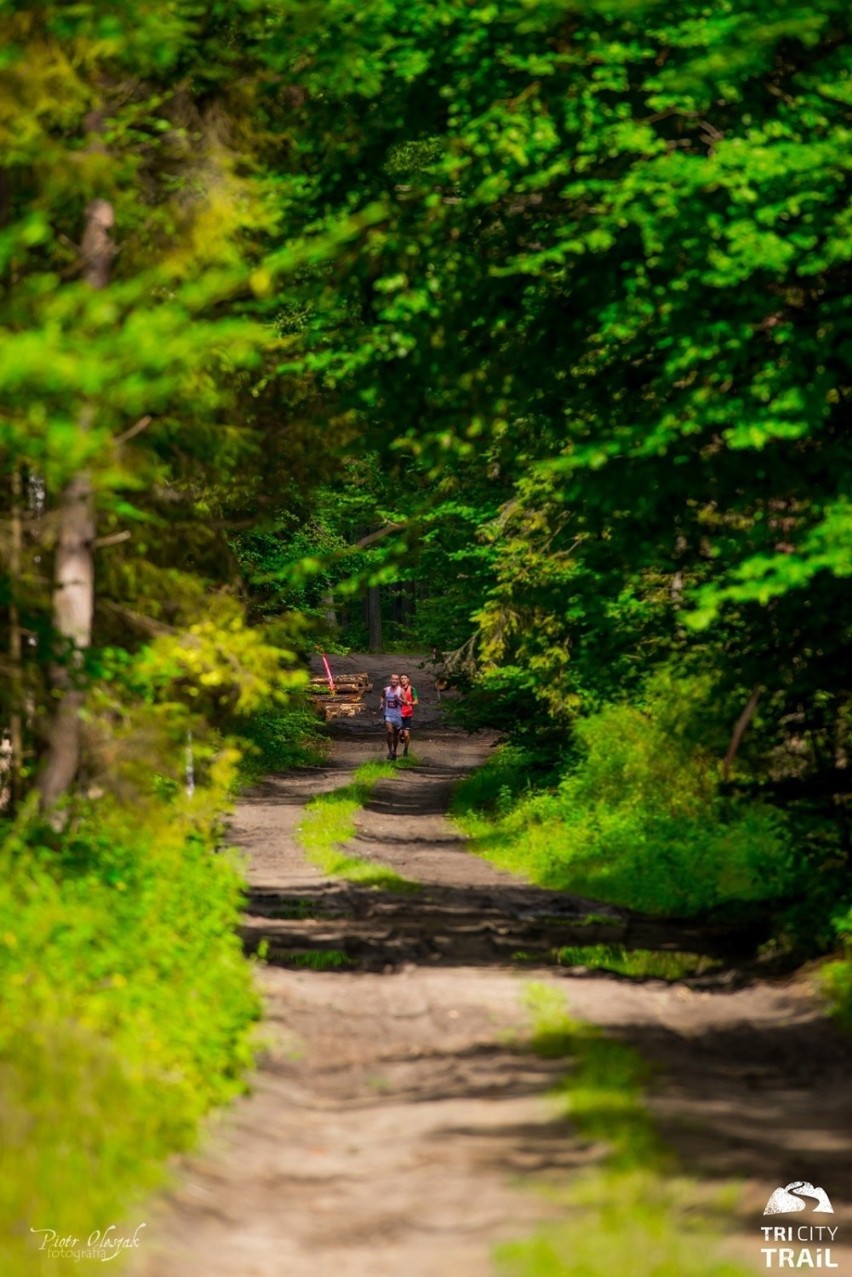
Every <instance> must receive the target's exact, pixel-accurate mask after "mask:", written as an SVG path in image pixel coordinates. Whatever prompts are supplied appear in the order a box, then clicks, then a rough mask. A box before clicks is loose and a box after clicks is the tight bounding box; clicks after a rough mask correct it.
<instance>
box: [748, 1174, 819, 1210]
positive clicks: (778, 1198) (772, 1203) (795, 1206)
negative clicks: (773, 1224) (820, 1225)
mask: <svg viewBox="0 0 852 1277" xmlns="http://www.w3.org/2000/svg"><path fill="white" fill-rule="evenodd" d="M806 1197H807V1198H812V1199H813V1200H814V1201H815V1202H816V1206H814V1207H813V1213H814V1214H815V1215H833V1214H834V1207H833V1206H832V1204H831V1202H830V1201H829V1200H828V1193H826V1191H825V1189H824V1188H814V1186H813V1184H808V1183H807V1181H806V1180H803V1179H794V1180H793V1182H792V1184H788V1185H787V1187H786V1188H776V1190H775V1192H774V1193H773V1194H772V1196H771V1197H770V1199H769V1201H768V1202H767V1203H766V1209H765V1211H764V1212H763V1213H764V1215H787V1214H790V1213H791V1212H793V1211H799V1210H807V1206H806V1205H805V1202H804V1200H803V1199H804V1198H806Z"/></svg>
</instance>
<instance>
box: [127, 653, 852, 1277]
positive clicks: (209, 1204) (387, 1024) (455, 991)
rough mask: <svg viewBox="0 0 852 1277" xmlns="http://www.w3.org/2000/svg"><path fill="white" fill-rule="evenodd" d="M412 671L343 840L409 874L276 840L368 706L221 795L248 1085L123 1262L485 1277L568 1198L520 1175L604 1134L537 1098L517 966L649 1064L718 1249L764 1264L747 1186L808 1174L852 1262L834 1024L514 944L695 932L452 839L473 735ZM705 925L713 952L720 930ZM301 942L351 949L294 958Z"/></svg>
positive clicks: (344, 769)
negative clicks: (720, 1213) (253, 995)
mask: <svg viewBox="0 0 852 1277" xmlns="http://www.w3.org/2000/svg"><path fill="white" fill-rule="evenodd" d="M367 659H369V660H370V665H369V666H368V665H367V664H366V663H365V659H364V658H361V657H358V658H350V662H352V668H355V666H356V665H358V666H360V668H369V669H370V672H371V673H372V674H373V676H374V679H375V682H376V687H377V689H378V686H379V685H380V683H379V677H380V675H381V674H383V673H386V672H388V671H389V669H390V659H389V658H383V659H382V660H381V662H380V663H379V661H378V660H377V659H376V658H367ZM391 659H393V658H391ZM409 668H411V669H412V672H413V673H414V676H415V677H414V681H415V683H416V684H417V685H418V687H419V690H420V692H421V698H422V702H423V703H422V705H421V708H420V713H419V716H418V723H417V731H416V737H415V741H414V745H413V748H414V750H415V752H416V755H417V758H418V765H417V766H416V767H414V768H413V769H411V770H406V771H399V772H398V773H397V775H396V776H395V777H394V778H393V779H389V780H385V781H382V782H381V783H380V784H379V786H378V787H377V789H376V790H375V793H374V796H373V800H372V801H371V802H370V804H369V805H368V807H367V808H366V809H365V810H364V811H362V813H361V814H360V816H359V818H358V821H357V837H356V838H355V839H354V840H353V842H352V844H350V846H349V847H348V848H347V850H349V851H351V852H352V853H353V854H356V855H358V856H360V857H363V858H365V859H376V860H378V861H380V862H381V863H382V864H385V865H391V866H392V867H393V868H394V869H396V870H397V871H398V872H399V873H401V874H403V875H405V876H406V877H408V878H413V879H416V880H417V881H418V882H419V883H421V884H423V885H422V888H421V890H420V891H419V892H417V893H406V894H401V895H400V894H391V893H388V892H382V891H376V890H375V889H371V888H366V887H358V886H356V885H355V884H352V883H346V882H342V881H340V880H332V879H329V878H327V877H324V876H323V874H322V873H321V872H320V871H319V870H318V869H316V868H315V867H313V866H312V865H311V864H310V863H309V862H308V861H307V859H306V858H305V856H304V854H303V853H302V851H301V850H300V849H299V845H298V842H297V838H296V829H297V826H298V824H299V821H300V819H301V818H302V809H303V806H304V804H305V802H306V801H308V799H310V798H311V797H313V796H314V795H316V794H317V793H322V792H325V791H329V790H332V789H336V788H338V787H340V786H342V785H344V784H346V783H347V781H348V780H349V779H350V777H351V775H352V772H353V771H354V769H355V768H356V767H357V766H358V765H360V764H361V763H362V762H364V761H366V760H368V759H371V758H380V757H382V754H383V749H382V732H381V727H380V723H379V721H378V719H377V718H375V717H371V716H370V715H364V716H362V719H361V720H360V721H357V720H356V722H357V725H354V724H353V725H350V726H349V727H348V728H345V727H344V728H341V729H339V730H338V732H337V733H336V735H335V739H334V743H333V747H332V752H331V755H330V758H329V760H328V763H327V765H325V766H323V767H320V768H315V769H310V770H307V771H304V772H300V773H291V774H287V775H281V776H273V777H270V778H268V779H267V780H266V781H264V782H263V783H262V784H260V785H258V786H256V787H255V788H254V790H253V791H252V792H250V793H249V794H248V795H246V796H245V798H244V799H243V800H242V801H241V802H240V804H239V806H238V808H237V811H236V814H235V818H234V824H233V830H232V833H233V838H234V840H235V841H236V842H237V843H238V844H239V845H240V846H241V847H242V848H243V849H244V850H245V851H246V853H247V854H248V856H249V858H250V872H249V882H250V903H249V912H248V915H247V917H246V920H245V929H244V935H245V940H246V944H247V947H248V948H250V949H253V948H256V947H257V944H258V943H259V941H260V940H261V939H264V940H266V942H267V944H268V962H267V963H266V964H265V965H262V966H260V967H259V969H258V979H259V983H260V986H261V989H262V992H263V995H264V998H265V1002H266V1010H267V1023H266V1026H265V1041H266V1043H267V1045H266V1049H265V1051H264V1053H263V1056H262V1058H261V1060H260V1063H259V1068H258V1071H257V1074H256V1076H255V1078H254V1081H253V1089H252V1092H251V1094H250V1095H248V1096H247V1097H246V1098H244V1099H242V1100H240V1101H239V1102H238V1103H237V1104H235V1105H234V1106H233V1108H232V1109H231V1110H230V1111H229V1112H228V1113H227V1114H226V1115H225V1116H224V1117H223V1118H221V1119H220V1120H219V1121H218V1122H217V1123H216V1124H215V1125H214V1127H213V1128H212V1130H211V1133H210V1134H209V1136H208V1138H207V1141H206V1143H205V1147H204V1149H203V1151H202V1152H201V1153H199V1154H197V1155H195V1156H193V1157H191V1158H188V1159H186V1161H185V1162H184V1163H183V1165H182V1166H181V1167H180V1168H179V1173H178V1178H177V1184H176V1187H175V1188H174V1189H173V1190H172V1191H171V1192H170V1193H169V1194H168V1195H166V1196H164V1197H163V1198H161V1199H160V1201H159V1202H158V1203H157V1204H156V1206H155V1208H154V1211H153V1213H151V1212H149V1214H148V1217H147V1218H148V1227H147V1230H146V1233H147V1235H146V1242H145V1247H144V1249H140V1251H139V1252H138V1255H137V1259H136V1262H135V1263H134V1265H133V1266H132V1267H131V1269H130V1273H131V1277H195V1275H196V1274H198V1275H199V1277H200V1275H201V1274H204V1275H205V1277H261V1275H262V1277H493V1273H494V1268H493V1264H492V1258H491V1252H492V1250H493V1247H494V1245H495V1244H496V1243H498V1242H500V1241H503V1240H511V1239H516V1238H519V1237H524V1236H526V1235H528V1234H529V1233H531V1232H532V1231H533V1230H534V1229H535V1227H536V1226H537V1225H538V1224H540V1223H543V1222H545V1221H547V1220H553V1219H556V1218H558V1217H559V1214H560V1210H561V1211H562V1212H564V1206H562V1207H561V1208H560V1206H559V1205H558V1203H557V1200H556V1198H555V1196H554V1194H553V1193H545V1192H542V1191H537V1190H538V1189H541V1188H543V1187H545V1186H550V1187H551V1188H552V1187H556V1188H557V1189H558V1188H559V1187H560V1186H564V1185H565V1184H566V1183H568V1182H570V1180H571V1177H572V1176H574V1175H576V1173H577V1171H578V1169H580V1168H583V1167H584V1166H587V1165H589V1164H590V1163H591V1162H593V1161H594V1160H595V1159H596V1158H598V1157H599V1155H600V1149H597V1148H594V1147H590V1146H588V1145H587V1144H584V1143H583V1142H582V1141H581V1140H579V1139H578V1138H577V1136H576V1134H575V1133H574V1132H573V1131H572V1128H571V1126H570V1123H569V1122H568V1120H567V1119H566V1118H565V1117H564V1116H563V1115H562V1113H561V1112H560V1111H559V1109H558V1108H557V1106H556V1104H555V1102H554V1101H553V1099H552V1098H551V1097H550V1095H549V1092H550V1091H551V1089H552V1088H553V1086H554V1085H555V1083H556V1082H557V1081H558V1079H559V1078H560V1077H561V1076H563V1075H564V1073H565V1072H566V1069H567V1068H568V1067H570V1063H569V1062H568V1061H566V1060H564V1059H563V1060H545V1059H541V1058H539V1057H537V1056H536V1055H534V1054H532V1053H531V1052H530V1051H528V1050H526V1049H524V1047H523V1042H524V1039H525V1037H526V1036H528V1031H529V1025H528V1019H527V1014H526V1012H525V1009H524V991H525V988H526V986H527V983H528V982H529V981H530V980H537V981H544V982H547V983H550V984H553V985H555V986H557V987H558V988H559V989H560V990H561V991H562V992H563V993H564V994H565V997H566V1000H567V1006H568V1009H569V1011H570V1013H571V1014H572V1015H573V1016H575V1017H577V1018H579V1019H584V1020H588V1021H591V1022H593V1023H595V1024H597V1025H600V1026H602V1027H603V1028H604V1029H605V1030H606V1031H607V1032H611V1033H612V1034H613V1035H614V1036H617V1037H618V1038H619V1039H621V1040H624V1041H626V1042H629V1043H630V1044H631V1045H633V1046H635V1047H636V1048H637V1049H638V1050H639V1051H640V1052H641V1053H642V1054H643V1055H644V1056H645V1057H646V1058H647V1059H648V1060H649V1061H650V1062H651V1064H652V1065H653V1066H654V1068H655V1074H654V1081H653V1083H652V1087H651V1091H650V1095H649V1105H650V1108H651V1111H652V1114H653V1117H654V1120H655V1121H656V1123H657V1124H658V1126H659V1128H660V1130H661V1132H662V1134H663V1136H664V1138H665V1139H666V1140H667V1141H668V1142H669V1143H670V1144H671V1146H672V1147H673V1148H674V1149H675V1151H676V1153H677V1154H678V1155H679V1157H680V1159H681V1162H682V1164H683V1166H684V1168H685V1169H686V1170H687V1171H688V1173H689V1174H690V1175H692V1176H694V1177H695V1178H697V1179H699V1180H701V1181H702V1182H706V1183H707V1184H713V1183H715V1182H717V1181H720V1180H723V1179H725V1180H727V1179H730V1178H731V1177H733V1178H736V1179H739V1180H740V1181H741V1183H742V1198H743V1200H744V1202H745V1203H746V1207H747V1210H748V1212H749V1216H748V1219H747V1221H746V1224H747V1227H746V1225H743V1226H742V1227H741V1228H740V1230H739V1232H737V1230H736V1229H735V1230H734V1231H733V1235H732V1237H731V1238H730V1239H729V1241H728V1243H727V1245H728V1253H730V1254H736V1255H737V1257H738V1258H740V1259H741V1260H745V1261H746V1262H750V1263H752V1264H753V1265H754V1269H755V1272H758V1271H761V1265H762V1261H761V1255H760V1251H759V1246H760V1245H761V1244H764V1243H762V1242H761V1241H760V1239H759V1234H758V1232H757V1227H758V1225H759V1224H760V1223H762V1222H763V1220H762V1218H761V1212H762V1209H763V1205H764V1203H765V1201H766V1198H767V1196H768V1194H769V1192H771V1191H772V1189H774V1188H775V1187H776V1186H778V1185H783V1184H787V1183H789V1182H791V1181H792V1180H794V1179H810V1180H812V1181H813V1182H814V1183H819V1184H820V1185H824V1186H825V1188H826V1189H827V1191H828V1192H829V1193H830V1195H831V1197H832V1200H833V1202H834V1205H835V1211H836V1212H837V1213H836V1215H835V1217H834V1221H835V1222H837V1223H839V1224H841V1225H845V1227H842V1228H841V1234H840V1239H841V1240H845V1244H844V1245H843V1246H842V1247H838V1248H837V1249H836V1252H835V1259H836V1260H838V1261H839V1262H840V1264H841V1267H840V1268H839V1269H838V1270H837V1271H838V1272H839V1273H841V1274H842V1273H844V1272H845V1273H848V1274H849V1275H850V1277H852V1248H850V1246H849V1242H850V1241H852V1214H850V1211H849V1206H850V1204H852V1164H850V1158H849V1139H848V1136H849V1116H850V1115H849V1108H848V1081H847V1079H848V1076H849V1063H850V1051H849V1047H848V1044H846V1043H845V1041H844V1039H843V1038H842V1037H840V1035H839V1034H837V1033H836V1032H835V1030H834V1029H833V1028H832V1027H831V1026H830V1025H829V1024H827V1023H826V1022H825V1020H824V1018H823V1016H822V1014H821V1012H820V1010H819V1008H818V1007H817V1006H816V1004H815V1002H814V1001H813V999H812V997H811V996H810V994H809V993H808V991H807V989H806V988H805V986H804V985H803V984H801V983H793V984H790V983H784V982H774V983H768V982H765V981H760V982H758V981H752V982H746V981H740V982H728V983H726V982H725V981H716V982H715V984H713V983H709V982H708V983H706V984H705V986H704V987H701V984H700V982H698V984H695V985H692V986H688V985H686V984H684V983H679V984H674V985H668V984H665V983H664V982H662V981H658V980H647V981H642V982H635V981H630V980H627V979H619V978H615V977H606V976H602V975H600V974H590V973H582V972H574V973H569V972H564V971H561V970H559V969H555V968H553V967H552V966H549V965H545V964H544V961H542V965H541V966H540V967H538V966H532V967H531V966H529V965H524V966H519V964H518V962H517V961H513V958H512V955H513V953H515V952H516V951H517V950H529V949H530V948H532V949H533V951H540V952H541V953H542V955H543V956H544V954H545V953H546V952H547V950H548V948H552V947H553V944H554V943H555V942H558V940H559V937H566V936H567V937H568V938H563V939H562V940H561V943H583V942H585V943H594V942H597V941H598V939H599V938H601V937H603V938H606V937H607V936H609V937H611V938H617V937H621V938H622V940H626V942H627V943H629V944H634V945H636V946H637V947H639V946H641V945H642V944H643V943H646V944H648V947H660V945H661V944H663V943H666V942H668V943H670V945H671V947H675V948H683V947H686V942H687V941H690V940H691V942H692V944H693V948H694V949H695V951H702V950H701V949H700V947H699V946H700V945H701V943H702V939H701V937H699V936H697V935H693V936H689V935H685V934H683V929H681V930H680V931H679V932H676V933H673V934H672V936H671V937H670V938H668V941H667V940H666V939H665V938H663V939H662V940H661V938H660V935H659V925H658V924H655V926H656V932H657V934H656V936H655V935H654V929H653V927H652V926H651V924H649V923H648V922H647V921H646V920H643V919H641V918H638V917H636V916H633V915H629V914H627V913H625V911H619V910H609V909H607V908H606V907H601V906H600V905H595V906H594V918H595V922H594V923H593V924H592V927H591V930H594V928H597V929H598V930H597V932H595V934H593V935H590V934H589V932H590V928H589V926H587V925H585V924H583V923H582V921H581V919H582V918H583V916H585V915H587V914H588V909H589V902H583V901H579V900H576V899H570V898H568V897H556V896H554V895H553V894H552V893H548V892H542V891H539V890H538V889H536V888H533V887H529V886H527V885H525V884H524V883H522V882H520V881H518V880H517V879H515V878H512V877H510V876H509V875H507V874H504V873H501V872H499V871H497V870H496V869H494V868H492V867H491V866H490V865H488V864H487V863H485V862H484V861H482V860H481V859H479V858H477V857H475V856H472V855H471V854H470V853H469V851H468V850H467V849H466V847H465V844H464V840H463V839H462V838H461V837H460V835H459V834H458V832H457V830H456V829H455V827H454V826H453V824H452V823H451V822H450V820H449V819H448V817H447V815H446V808H447V803H448V799H449V796H450V792H451V789H452V786H453V784H454V783H455V782H456V780H457V779H458V778H459V777H460V776H461V775H462V774H463V773H464V772H465V771H467V770H470V769H472V768H473V767H475V766H477V765H478V764H479V763H480V762H481V761H482V760H483V759H484V758H485V757H486V755H487V752H488V749H489V747H490V744H491V742H490V741H489V740H487V739H484V738H482V739H479V738H476V737H469V736H466V735H464V734H462V733H458V732H453V731H452V730H451V729H449V728H448V727H447V726H446V724H444V723H443V722H442V721H441V715H440V707H438V706H437V705H436V704H435V697H434V684H433V683H432V682H431V680H429V679H428V678H423V677H421V676H419V671H417V669H416V666H415V665H414V664H413V662H411V663H409ZM371 699H372V701H373V702H375V701H376V700H377V691H376V692H375V693H374V694H373V697H372V698H371ZM575 926H576V927H577V928H578V929H579V930H578V934H582V935H583V936H584V940H578V939H577V938H576V937H575V936H574V934H573V929H574V928H575ZM704 940H705V942H706V946H707V951H712V950H713V947H714V945H715V944H716V943H717V940H716V938H714V937H712V936H711V937H709V938H707V937H704ZM649 942H650V943H649ZM317 950H320V951H322V950H336V951H341V952H343V953H345V954H346V955H347V957H348V959H349V963H350V965H348V966H345V967H341V968H338V969H330V970H312V969H308V968H306V967H304V966H300V965H298V964H299V962H300V961H301V960H303V959H300V957H299V955H304V954H306V953H310V952H311V951H317ZM785 1222H788V1221H786V1220H785ZM611 1277H628V1274H626V1273H625V1274H621V1273H613V1274H612V1275H611Z"/></svg>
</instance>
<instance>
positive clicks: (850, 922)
mask: <svg viewBox="0 0 852 1277" xmlns="http://www.w3.org/2000/svg"><path fill="white" fill-rule="evenodd" d="M834 925H835V929H836V932H837V935H838V936H839V938H840V942H841V945H842V948H841V953H840V957H838V958H837V959H836V960H835V961H833V962H829V963H827V964H826V966H824V967H823V969H822V981H823V987H824V989H825V991H826V993H827V994H828V996H829V998H830V1000H831V1002H832V1004H833V1007H834V1012H835V1014H836V1016H837V1018H838V1020H839V1021H840V1023H841V1024H842V1025H843V1026H844V1027H845V1028H847V1029H852V908H850V909H847V910H846V911H845V912H844V913H842V914H840V915H839V916H837V917H835V919H834Z"/></svg>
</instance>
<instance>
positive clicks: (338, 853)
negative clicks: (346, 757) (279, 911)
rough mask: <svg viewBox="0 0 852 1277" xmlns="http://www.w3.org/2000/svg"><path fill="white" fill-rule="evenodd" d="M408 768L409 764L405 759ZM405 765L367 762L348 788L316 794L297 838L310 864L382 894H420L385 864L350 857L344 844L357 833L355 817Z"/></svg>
mask: <svg viewBox="0 0 852 1277" xmlns="http://www.w3.org/2000/svg"><path fill="white" fill-rule="evenodd" d="M406 762H407V763H408V765H409V766H411V765H412V764H411V763H410V762H409V760H406ZM402 765H404V764H400V763H397V764H393V763H382V762H369V763H364V764H362V766H361V767H359V768H358V770H357V771H356V772H355V775H354V776H353V778H352V780H351V781H350V783H349V784H348V785H343V786H341V787H340V788H339V789H333V790H331V792H330V793H327V794H319V795H318V796H317V797H316V798H312V799H311V801H310V802H309V803H307V804H306V806H305V815H304V819H303V820H302V822H301V824H300V825H299V827H298V830H297V836H298V839H299V842H300V844H301V846H302V849H303V851H304V853H305V855H306V856H307V857H308V860H310V862H311V864H314V865H316V866H317V868H318V869H321V870H322V871H323V873H325V874H328V875H329V877H332V878H346V879H348V881H349V882H357V883H359V884H360V885H361V886H364V887H378V888H381V889H382V890H383V891H396V892H406V891H419V890H420V884H419V883H417V882H413V881H412V880H411V879H410V878H404V877H403V876H402V874H398V873H396V872H395V870H393V869H391V868H390V867H389V866H387V865H382V864H380V863H378V862H377V861H374V860H363V859H362V858H360V857H358V856H351V855H348V854H347V853H346V851H345V850H344V847H345V844H346V843H347V842H349V840H350V839H352V838H354V837H355V834H356V832H357V830H356V825H355V818H356V816H357V815H358V812H359V811H361V810H362V808H364V807H365V806H366V805H367V803H368V802H369V801H370V798H371V797H372V794H373V790H374V789H375V787H376V785H377V784H378V783H379V781H381V780H390V779H392V778H393V777H394V776H395V775H396V772H397V770H398V769H399V767H400V766H402Z"/></svg>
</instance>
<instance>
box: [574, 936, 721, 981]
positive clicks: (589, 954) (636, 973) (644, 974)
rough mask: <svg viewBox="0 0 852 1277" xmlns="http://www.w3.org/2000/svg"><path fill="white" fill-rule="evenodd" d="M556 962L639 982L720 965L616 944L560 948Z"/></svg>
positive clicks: (700, 972) (681, 976) (695, 957)
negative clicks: (626, 976)
mask: <svg viewBox="0 0 852 1277" xmlns="http://www.w3.org/2000/svg"><path fill="white" fill-rule="evenodd" d="M556 960H557V962H558V963H559V965H560V966H565V967H577V966H582V967H592V968H594V969H596V970H599V971H614V972H616V973H617V974H618V975H628V976H632V977H634V978H635V979H639V980H671V981H677V980H683V979H684V977H685V976H692V975H704V974H705V973H706V972H707V971H711V970H712V969H713V968H714V966H718V963H716V962H714V961H712V960H710V959H707V958H704V957H699V956H698V955H696V954H694V953H673V952H671V951H669V950H667V951H665V952H657V951H654V950H651V949H625V948H624V947H623V946H622V945H617V944H616V945H610V944H606V945H604V944H596V945H577V946H574V947H571V948H563V949H559V950H558V951H557V954H556Z"/></svg>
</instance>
